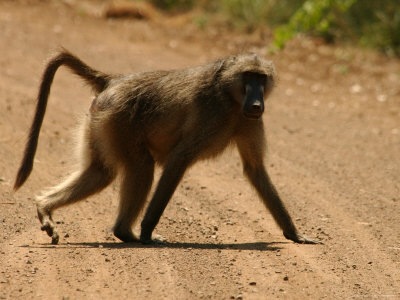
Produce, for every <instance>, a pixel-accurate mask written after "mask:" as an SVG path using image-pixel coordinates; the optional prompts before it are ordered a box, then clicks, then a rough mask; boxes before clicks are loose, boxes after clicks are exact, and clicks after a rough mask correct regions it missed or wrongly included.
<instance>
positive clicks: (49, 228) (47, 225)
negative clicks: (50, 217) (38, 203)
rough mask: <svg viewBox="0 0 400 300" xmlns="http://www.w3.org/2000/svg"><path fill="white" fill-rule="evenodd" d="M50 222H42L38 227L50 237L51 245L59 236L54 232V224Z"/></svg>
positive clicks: (55, 242)
mask: <svg viewBox="0 0 400 300" xmlns="http://www.w3.org/2000/svg"><path fill="white" fill-rule="evenodd" d="M51 223H52V222H47V221H46V222H44V223H43V225H42V226H41V227H40V229H41V230H43V231H46V233H47V235H48V236H49V237H51V243H52V244H53V245H57V244H58V241H59V239H60V237H59V236H58V233H57V232H56V230H55V228H54V226H53V225H52V224H51Z"/></svg>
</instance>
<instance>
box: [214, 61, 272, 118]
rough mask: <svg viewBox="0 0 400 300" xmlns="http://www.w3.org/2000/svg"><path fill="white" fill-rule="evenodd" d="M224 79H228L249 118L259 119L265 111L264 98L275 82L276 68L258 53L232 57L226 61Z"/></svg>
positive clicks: (231, 88)
mask: <svg viewBox="0 0 400 300" xmlns="http://www.w3.org/2000/svg"><path fill="white" fill-rule="evenodd" d="M222 79H223V80H224V79H225V80H227V82H226V83H227V84H228V86H229V90H230V93H232V97H233V99H234V100H235V101H236V102H238V103H239V105H240V106H241V108H242V112H243V115H244V116H245V117H246V118H248V119H259V118H260V117H261V116H262V114H263V112H264V100H265V99H266V98H267V96H268V95H269V94H270V92H271V90H272V88H273V86H274V82H275V68H274V65H273V63H272V62H271V61H267V60H265V59H264V58H262V57H261V56H259V55H257V54H245V55H238V56H233V57H230V58H229V59H227V60H226V61H225V70H224V71H223V72H222Z"/></svg>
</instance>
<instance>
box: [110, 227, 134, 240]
mask: <svg viewBox="0 0 400 300" xmlns="http://www.w3.org/2000/svg"><path fill="white" fill-rule="evenodd" d="M114 236H115V237H116V238H117V239H119V240H121V241H123V242H124V243H134V242H136V243H137V242H139V239H138V238H137V237H136V236H135V235H134V234H133V233H132V231H130V230H121V229H119V228H115V229H114Z"/></svg>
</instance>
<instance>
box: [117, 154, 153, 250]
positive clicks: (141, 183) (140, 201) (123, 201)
mask: <svg viewBox="0 0 400 300" xmlns="http://www.w3.org/2000/svg"><path fill="white" fill-rule="evenodd" d="M135 156H136V158H133V159H130V160H129V161H127V162H125V164H124V169H123V170H122V172H123V175H122V176H123V177H122V182H121V189H120V203H119V213H118V217H117V221H116V222H115V226H114V235H115V236H116V237H117V238H118V239H120V240H121V241H123V242H125V243H128V242H137V241H139V239H138V238H137V237H136V236H135V235H134V234H133V232H132V225H133V224H134V223H135V221H136V219H137V217H138V215H139V213H140V211H141V210H142V209H143V206H144V204H145V202H146V199H147V195H148V193H149V191H150V188H151V185H152V183H153V178H154V160H153V158H152V157H151V155H150V153H148V152H147V150H143V152H141V153H140V154H139V153H138V154H137V155H135Z"/></svg>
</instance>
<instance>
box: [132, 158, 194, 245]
mask: <svg viewBox="0 0 400 300" xmlns="http://www.w3.org/2000/svg"><path fill="white" fill-rule="evenodd" d="M171 156H172V157H171V159H169V160H168V162H167V163H166V165H165V167H164V171H163V173H162V175H161V178H160V180H159V182H158V185H157V188H156V191H155V192H154V195H153V198H152V199H151V201H150V204H149V206H148V207H147V211H146V214H145V216H144V218H143V221H142V224H141V227H142V231H141V234H140V241H141V242H142V243H145V244H148V243H151V242H152V240H151V234H152V232H153V230H154V228H155V227H156V226H157V223H158V221H159V220H160V217H161V215H162V213H163V212H164V209H165V208H166V207H167V204H168V202H169V200H170V199H171V197H172V195H173V193H174V191H175V189H176V187H177V186H178V184H179V181H180V180H181V179H182V177H183V175H184V173H185V170H186V168H187V166H188V165H189V163H188V160H187V159H186V158H185V155H182V156H181V155H171Z"/></svg>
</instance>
